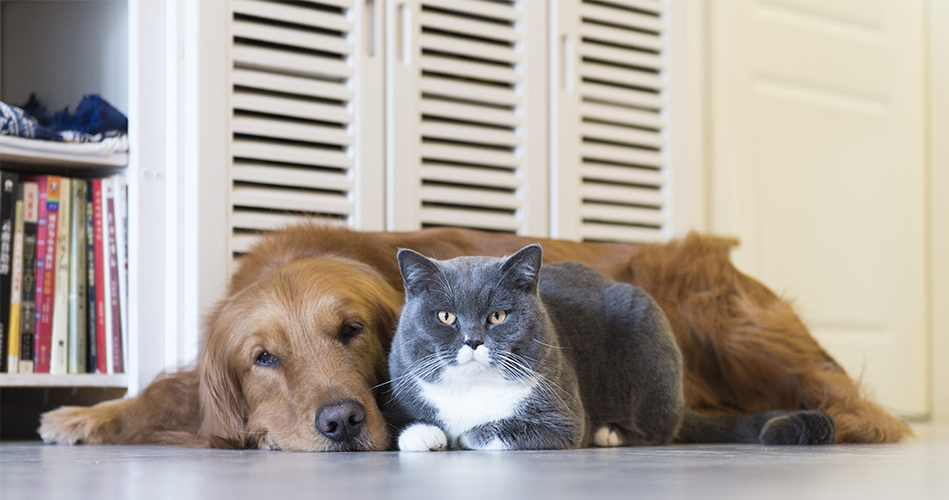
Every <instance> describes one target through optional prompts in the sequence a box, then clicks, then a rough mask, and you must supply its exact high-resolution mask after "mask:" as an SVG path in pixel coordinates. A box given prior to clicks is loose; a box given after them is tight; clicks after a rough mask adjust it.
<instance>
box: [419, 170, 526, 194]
mask: <svg viewBox="0 0 949 500" xmlns="http://www.w3.org/2000/svg"><path fill="white" fill-rule="evenodd" d="M419 173H420V175H421V177H422V179H423V180H426V181H437V182H443V183H454V184H467V185H470V186H487V187H494V188H502V189H510V190H514V189H517V188H519V187H521V180H520V179H518V178H517V175H516V174H515V173H514V172H511V171H504V170H486V169H480V168H470V167H459V166H443V165H423V166H422V168H421V169H420V172H419Z"/></svg>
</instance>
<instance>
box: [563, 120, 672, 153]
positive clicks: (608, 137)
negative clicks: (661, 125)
mask: <svg viewBox="0 0 949 500" xmlns="http://www.w3.org/2000/svg"><path fill="white" fill-rule="evenodd" d="M580 134H581V135H582V136H583V138H585V139H587V138H590V139H597V140H601V141H612V142H617V143H623V144H632V145H636V146H646V147H653V148H661V147H662V146H663V144H665V141H664V140H663V139H662V134H660V133H659V132H651V131H645V130H640V129H634V128H629V127H617V126H613V125H603V124H599V123H584V124H582V125H580Z"/></svg>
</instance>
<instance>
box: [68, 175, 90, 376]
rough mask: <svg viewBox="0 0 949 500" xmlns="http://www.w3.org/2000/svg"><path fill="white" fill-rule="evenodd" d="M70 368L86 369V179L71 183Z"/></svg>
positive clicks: (73, 371) (74, 180)
mask: <svg viewBox="0 0 949 500" xmlns="http://www.w3.org/2000/svg"><path fill="white" fill-rule="evenodd" d="M71 187H72V197H71V199H70V205H71V207H70V221H69V225H70V228H69V325H68V331H69V341H68V344H67V345H68V351H69V356H68V363H69V364H68V370H67V371H68V372H69V373H85V372H86V357H87V353H86V316H87V315H86V181H84V180H81V179H73V181H72V183H71Z"/></svg>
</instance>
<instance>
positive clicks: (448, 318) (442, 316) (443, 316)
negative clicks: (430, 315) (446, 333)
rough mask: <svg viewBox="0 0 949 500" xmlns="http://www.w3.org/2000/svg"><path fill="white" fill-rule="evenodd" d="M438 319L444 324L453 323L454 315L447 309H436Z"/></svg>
mask: <svg viewBox="0 0 949 500" xmlns="http://www.w3.org/2000/svg"><path fill="white" fill-rule="evenodd" d="M438 320H439V321H441V322H442V323H445V324H446V325H454V324H455V315H454V314H452V313H450V312H448V311H438Z"/></svg>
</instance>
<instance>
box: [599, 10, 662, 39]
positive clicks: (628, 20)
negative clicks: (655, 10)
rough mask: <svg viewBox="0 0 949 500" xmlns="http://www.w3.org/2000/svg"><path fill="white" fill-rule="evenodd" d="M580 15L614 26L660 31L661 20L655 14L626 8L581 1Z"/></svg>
mask: <svg viewBox="0 0 949 500" xmlns="http://www.w3.org/2000/svg"><path fill="white" fill-rule="evenodd" d="M580 17H582V18H583V20H584V21H587V20H589V21H595V22H598V23H603V24H611V25H614V26H623V27H626V28H633V29H637V30H643V31H651V32H654V33H657V34H658V33H661V32H662V21H660V20H659V18H658V17H656V16H651V15H645V14H640V13H638V12H631V11H628V10H626V9H621V8H620V9H617V8H611V7H608V6H604V5H598V4H595V3H589V2H583V3H582V4H581V5H580Z"/></svg>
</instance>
